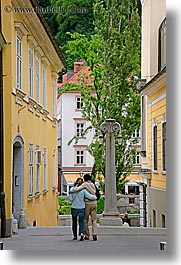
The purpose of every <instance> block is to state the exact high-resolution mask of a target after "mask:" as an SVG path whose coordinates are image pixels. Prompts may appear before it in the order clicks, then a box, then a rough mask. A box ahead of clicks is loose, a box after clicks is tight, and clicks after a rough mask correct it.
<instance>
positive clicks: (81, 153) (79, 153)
mask: <svg viewBox="0 0 181 265" xmlns="http://www.w3.org/2000/svg"><path fill="white" fill-rule="evenodd" d="M76 164H77V165H82V164H85V150H76Z"/></svg>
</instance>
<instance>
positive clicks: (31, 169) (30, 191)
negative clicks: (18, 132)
mask: <svg viewBox="0 0 181 265" xmlns="http://www.w3.org/2000/svg"><path fill="white" fill-rule="evenodd" d="M33 160H34V158H33V145H32V144H30V145H29V195H32V194H33Z"/></svg>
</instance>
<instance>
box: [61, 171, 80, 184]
mask: <svg viewBox="0 0 181 265" xmlns="http://www.w3.org/2000/svg"><path fill="white" fill-rule="evenodd" d="M63 176H64V178H65V180H66V182H67V184H73V183H74V182H75V181H76V179H77V178H80V174H79V173H63Z"/></svg>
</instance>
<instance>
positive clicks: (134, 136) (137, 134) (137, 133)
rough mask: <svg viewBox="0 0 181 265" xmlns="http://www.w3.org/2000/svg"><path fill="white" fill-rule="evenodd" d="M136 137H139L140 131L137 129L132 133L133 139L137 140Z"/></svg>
mask: <svg viewBox="0 0 181 265" xmlns="http://www.w3.org/2000/svg"><path fill="white" fill-rule="evenodd" d="M138 137H140V130H139V129H137V130H135V131H134V132H133V138H138Z"/></svg>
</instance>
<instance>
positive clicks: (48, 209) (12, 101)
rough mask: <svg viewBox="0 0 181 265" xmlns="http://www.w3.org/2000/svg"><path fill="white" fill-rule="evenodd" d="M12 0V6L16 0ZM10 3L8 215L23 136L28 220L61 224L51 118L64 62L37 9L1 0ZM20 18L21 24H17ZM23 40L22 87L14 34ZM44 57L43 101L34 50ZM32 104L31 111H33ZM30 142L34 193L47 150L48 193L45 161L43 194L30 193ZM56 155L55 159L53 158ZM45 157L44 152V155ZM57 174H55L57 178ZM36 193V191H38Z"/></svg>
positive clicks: (5, 24)
mask: <svg viewBox="0 0 181 265" xmlns="http://www.w3.org/2000/svg"><path fill="white" fill-rule="evenodd" d="M11 2H12V3H13V5H12V3H11ZM7 5H9V6H11V7H12V11H11V12H10V13H6V12H4V11H3V12H2V32H3V35H4V37H5V39H6V42H7V44H6V45H5V46H4V47H3V76H4V77H3V88H4V149H5V150H4V174H5V203H6V218H7V219H11V216H12V175H13V159H14V158H13V141H14V139H15V137H16V136H18V135H19V136H20V137H21V138H22V139H23V141H24V165H23V166H24V173H23V175H24V176H21V177H23V178H24V198H23V201H24V207H23V210H24V211H25V214H26V218H27V221H28V224H29V225H30V226H31V225H33V221H35V220H36V225H40V226H46V225H56V224H57V209H58V203H57V188H56V186H57V177H56V168H55V165H54V164H53V160H54V159H55V160H56V165H57V156H54V155H53V151H54V150H56V149H57V148H56V146H57V143H56V119H55V117H53V104H52V102H53V99H52V97H53V92H52V82H53V80H54V81H55V82H56V81H57V76H58V74H57V73H58V72H59V71H60V70H61V69H62V67H63V66H64V64H63V62H62V60H61V59H60V57H59V55H58V54H57V52H56V50H55V48H54V46H53V44H52V42H51V41H50V38H49V37H48V35H47V33H46V31H45V28H44V26H43V25H42V23H41V22H40V20H39V18H38V17H37V14H36V13H32V14H29V13H16V12H13V8H14V7H15V6H16V1H10V0H5V1H1V9H2V10H4V7H5V6H7ZM24 6H25V7H31V3H30V1H28V0H25V1H18V7H24ZM17 22H18V23H19V24H17ZM17 34H18V35H21V40H22V47H23V49H22V58H23V60H22V66H23V67H22V91H19V90H18V89H17V88H16V36H17ZM30 43H31V45H32V44H33V48H34V96H33V99H31V98H30V97H29V90H28V87H29V76H28V47H29V45H30ZM37 54H38V55H39V56H40V88H41V89H40V103H39V104H38V103H37V102H36V75H35V73H36V55H37ZM43 64H46V71H47V75H46V77H47V79H46V80H47V90H46V91H47V96H46V99H47V107H46V109H44V108H43V98H42V69H43V68H42V67H43ZM30 108H31V111H30ZM29 143H32V144H33V145H34V175H33V177H34V193H35V191H36V145H39V147H40V150H41V151H42V152H43V149H44V148H46V149H47V156H48V160H47V161H48V162H47V176H48V188H47V190H48V191H47V192H43V163H42V164H41V165H40V194H38V195H37V196H32V197H31V198H30V196H29V188H28V187H29ZM54 157H55V158H54ZM42 159H43V156H42ZM53 177H54V179H53ZM34 195H35V194H34Z"/></svg>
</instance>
